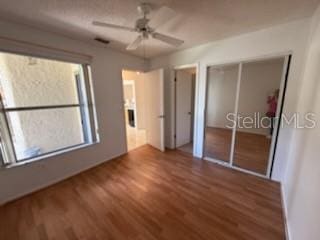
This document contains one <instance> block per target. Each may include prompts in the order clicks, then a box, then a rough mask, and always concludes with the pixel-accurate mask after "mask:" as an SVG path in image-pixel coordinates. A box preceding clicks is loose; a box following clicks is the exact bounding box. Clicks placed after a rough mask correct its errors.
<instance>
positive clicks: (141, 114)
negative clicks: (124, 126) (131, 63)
mask: <svg viewBox="0 0 320 240" xmlns="http://www.w3.org/2000/svg"><path fill="white" fill-rule="evenodd" d="M143 76H144V75H143V74H142V73H137V72H136V71H127V70H126V71H123V72H122V78H123V80H133V81H134V83H135V95H136V110H137V128H138V129H145V128H146V105H145V95H146V93H145V78H144V77H143Z"/></svg>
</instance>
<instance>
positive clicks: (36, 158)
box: [0, 142, 99, 169]
mask: <svg viewBox="0 0 320 240" xmlns="http://www.w3.org/2000/svg"><path fill="white" fill-rule="evenodd" d="M98 143H99V142H94V143H85V144H81V145H78V146H75V147H70V148H67V149H63V150H60V151H59V150H58V151H56V152H54V153H48V154H45V155H43V156H39V157H34V158H31V159H28V160H24V161H21V162H16V163H11V164H8V165H4V166H1V167H0V169H9V168H14V167H18V166H22V165H26V164H30V163H34V162H38V161H41V160H44V159H47V158H51V157H55V156H58V155H62V154H64V153H68V152H73V151H75V150H78V149H82V148H87V147H90V146H93V145H96V144H98Z"/></svg>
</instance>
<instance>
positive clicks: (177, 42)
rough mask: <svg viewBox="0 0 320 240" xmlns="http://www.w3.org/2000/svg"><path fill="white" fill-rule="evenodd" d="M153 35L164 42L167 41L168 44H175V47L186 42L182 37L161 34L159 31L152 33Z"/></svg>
mask: <svg viewBox="0 0 320 240" xmlns="http://www.w3.org/2000/svg"><path fill="white" fill-rule="evenodd" d="M152 37H153V38H154V39H157V40H160V41H162V42H165V43H167V44H170V45H173V46H175V47H179V46H180V45H181V44H183V43H184V41H182V40H180V39H177V38H173V37H170V36H167V35H164V34H161V33H157V32H155V33H152Z"/></svg>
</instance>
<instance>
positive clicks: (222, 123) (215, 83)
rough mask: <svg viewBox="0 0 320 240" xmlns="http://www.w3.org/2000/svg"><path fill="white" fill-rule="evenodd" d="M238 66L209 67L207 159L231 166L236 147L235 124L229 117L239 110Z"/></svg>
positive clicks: (206, 128) (205, 152)
mask: <svg viewBox="0 0 320 240" xmlns="http://www.w3.org/2000/svg"><path fill="white" fill-rule="evenodd" d="M238 68H239V65H238V64H234V65H228V66H223V67H209V68H208V79H207V99H206V101H207V102H206V127H205V150H204V156H205V157H206V158H211V159H215V160H222V161H225V162H229V159H230V151H231V143H232V122H231V121H228V119H227V116H228V114H230V113H231V114H233V113H234V110H235V100H236V91H237V80H238Z"/></svg>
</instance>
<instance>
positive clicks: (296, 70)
mask: <svg viewBox="0 0 320 240" xmlns="http://www.w3.org/2000/svg"><path fill="white" fill-rule="evenodd" d="M309 26H310V19H304V20H299V21H296V22H291V23H287V24H283V25H279V26H275V27H271V28H267V29H263V30H259V31H256V32H252V33H247V34H243V35H240V36H237V37H233V38H229V39H225V40H221V41H217V42H213V43H209V44H206V45H202V46H198V47H195V48H191V49H187V50H183V51H180V52H178V53H174V54H171V55H169V56H162V57H159V58H156V59H153V60H152V61H151V63H150V66H151V68H152V69H156V68H160V67H163V68H165V70H166V72H165V80H166V81H165V90H166V92H167V96H166V120H167V121H166V135H167V137H166V140H167V142H166V145H167V146H172V142H171V141H170V140H171V139H172V138H171V137H170V135H171V134H172V131H171V130H172V126H173V125H172V123H173V121H172V113H173V111H172V108H171V106H172V100H173V98H172V96H173V91H172V86H173V81H172V73H171V72H172V68H173V67H174V66H179V65H186V64H192V63H199V64H200V72H199V81H198V83H197V87H196V91H197V99H196V119H195V121H196V125H197V129H196V133H195V134H196V141H197V146H196V155H197V156H201V155H202V144H203V126H204V125H203V124H204V103H205V83H206V65H207V64H219V63H225V62H237V61H239V60H244V59H248V58H257V57H263V56H273V55H275V54H280V53H288V52H289V51H291V52H292V55H293V59H292V65H291V68H290V75H289V82H288V86H287V96H286V101H285V104H284V112H286V113H289V112H294V111H295V109H296V104H297V92H298V90H299V89H300V86H301V74H302V70H303V64H304V56H305V48H306V44H307V38H308V34H309ZM168 93H169V94H168ZM292 133H293V126H285V128H283V129H281V132H280V134H279V141H278V148H277V153H276V158H275V163H274V171H273V179H276V180H282V179H283V173H284V170H285V169H286V166H287V161H288V153H289V152H288V151H289V148H288V146H289V144H288V143H289V142H290V140H291V137H292ZM168 136H169V137H168Z"/></svg>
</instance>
